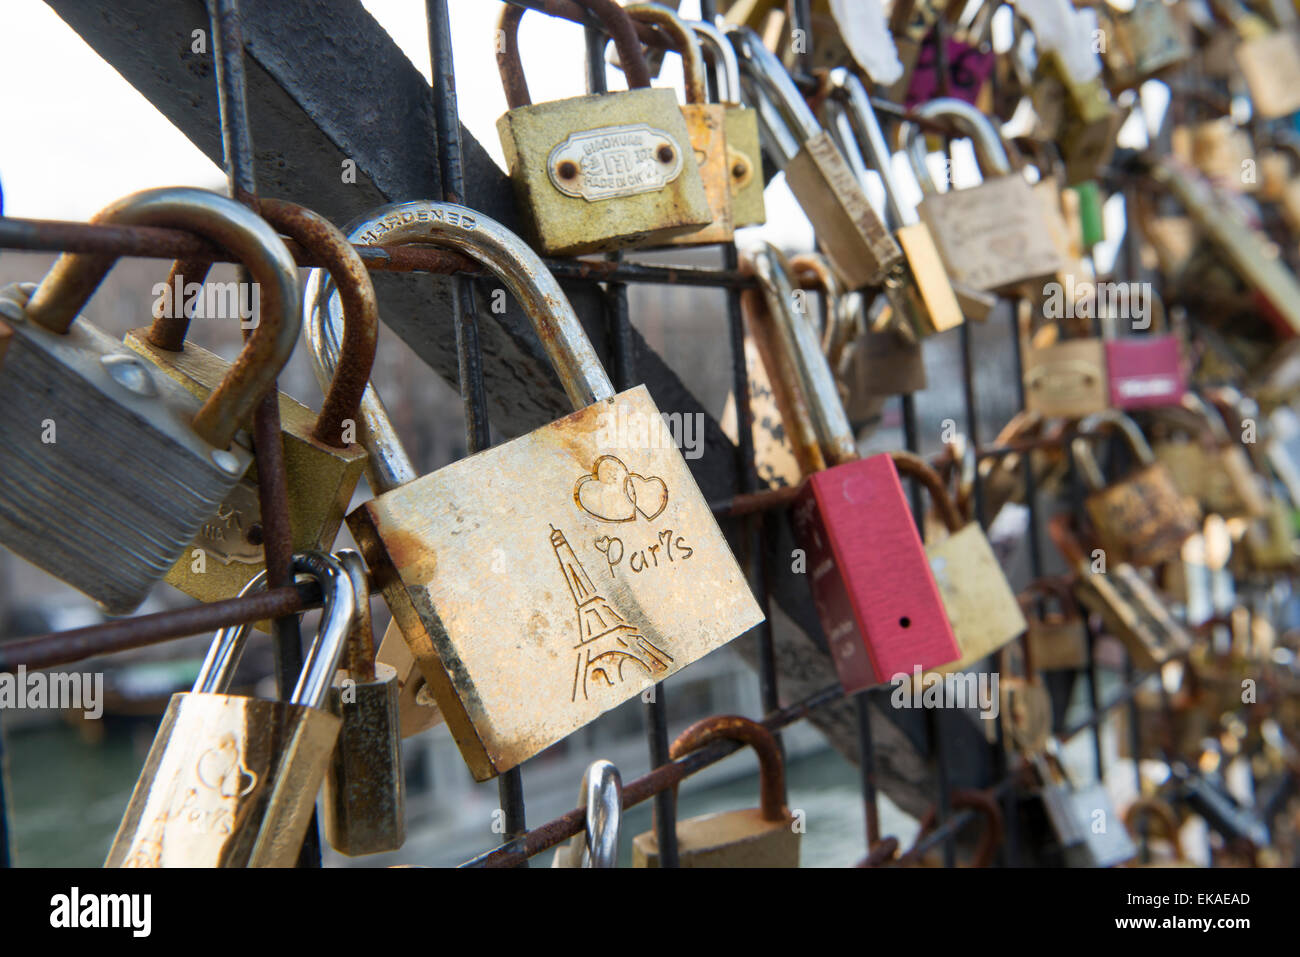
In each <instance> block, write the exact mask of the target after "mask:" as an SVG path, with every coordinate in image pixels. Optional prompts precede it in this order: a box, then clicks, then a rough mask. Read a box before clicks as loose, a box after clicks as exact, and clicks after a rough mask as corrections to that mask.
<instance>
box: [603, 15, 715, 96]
mask: <svg viewBox="0 0 1300 957" xmlns="http://www.w3.org/2000/svg"><path fill="white" fill-rule="evenodd" d="M623 12H625V13H626V14H627V15H628V16H629V17H631V18H632V20H633V22H637V21H639V22H641V23H649V24H652V25H654V26H655V27H657V28H658V29H659V30H660V32H662V33H663V34H664V35H665V36H667V37H668V40H669V42H670V44H671V45H670V46H669V47H668V49H670V50H672V51H673V52H674V53H677V54H678V55H679V56H680V57H681V58H682V79H683V81H684V82H685V86H686V102H687V103H689V104H692V105H696V106H699V105H703V104H705V103H708V102H709V88H708V84H707V83H706V82H705V79H704V55H703V54H702V53H701V52H700V41H699V40H698V39H696V36H695V31H694V30H692V29H691V28H690V27H688V26H687V25H686V21H684V20H683V19H682V18H681V17H679V16H678V15H677V14H676V13H674V12H673V11H672V10H670V9H669V8H668V7H665V6H663V5H662V4H658V3H630V4H628V5H627V6H625V7H624V8H623Z"/></svg>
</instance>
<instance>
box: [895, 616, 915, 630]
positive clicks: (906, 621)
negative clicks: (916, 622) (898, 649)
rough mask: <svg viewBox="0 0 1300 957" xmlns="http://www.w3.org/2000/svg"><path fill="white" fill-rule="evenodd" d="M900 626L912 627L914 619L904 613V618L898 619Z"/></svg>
mask: <svg viewBox="0 0 1300 957" xmlns="http://www.w3.org/2000/svg"><path fill="white" fill-rule="evenodd" d="M898 626H899V627H900V628H911V627H912V619H910V618H908V617H907V616H906V615H904V616H903V617H902V618H900V619H898Z"/></svg>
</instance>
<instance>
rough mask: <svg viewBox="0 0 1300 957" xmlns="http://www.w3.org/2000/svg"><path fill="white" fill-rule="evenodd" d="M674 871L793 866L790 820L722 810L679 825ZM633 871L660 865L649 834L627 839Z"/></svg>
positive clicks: (794, 838) (795, 852)
mask: <svg viewBox="0 0 1300 957" xmlns="http://www.w3.org/2000/svg"><path fill="white" fill-rule="evenodd" d="M677 857H678V866H679V867H798V866H799V834H798V832H796V831H795V829H794V819H793V818H786V819H785V820H783V821H768V820H764V818H763V814H762V812H761V811H760V810H759V809H758V808H750V809H747V810H744V811H722V812H720V813H717V814H706V815H704V816H703V817H694V818H690V819H689V820H685V821H679V822H678V824H677ZM632 866H633V867H658V866H659V839H658V836H657V835H656V834H655V832H654V831H646V832H645V833H644V834H638V835H637V836H636V837H635V838H634V839H633V840H632Z"/></svg>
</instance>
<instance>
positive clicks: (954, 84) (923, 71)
mask: <svg viewBox="0 0 1300 957" xmlns="http://www.w3.org/2000/svg"><path fill="white" fill-rule="evenodd" d="M947 47H948V89H947V92H944V91H942V90H940V88H939V73H938V70H937V69H936V62H935V61H936V60H937V59H938V52H939V45H938V43H937V34H936V33H935V31H934V30H931V31H930V32H929V33H928V34H926V36H925V40H924V41H922V43H921V49H920V52H919V54H918V55H917V58H916V67H915V68H914V69H913V70H912V82H911V83H910V84H909V85H908V88H907V97H906V98H905V99H904V101H903V103H904V105H905V106H906V107H907V108H908V109H909V110H910V109H913V108H915V107H917V106H920V105H921V104H922V103H928V102H929V101H930V100H933V99H934V98H935V97H938V96H952V97H956V98H957V99H959V100H965V101H966V102H967V103H970V104H971V105H974V103H975V100H976V99H977V98H978V97H979V95H980V90H982V89H984V84H985V83H987V82H988V81H989V77H990V76H992V75H993V67H994V65H995V64H996V63H997V54H995V53H994V52H993V51H992V49H989V50H987V51H985V50H981V49H979V48H978V47H974V46H971V45H970V44H969V43H963V42H962V41H960V40H953V39H951V38H950V39H949V40H948V43H947Z"/></svg>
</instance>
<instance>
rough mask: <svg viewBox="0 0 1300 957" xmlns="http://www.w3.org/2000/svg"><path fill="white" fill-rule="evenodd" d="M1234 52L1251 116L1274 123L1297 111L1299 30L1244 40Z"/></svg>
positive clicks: (1290, 28)
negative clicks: (1247, 92) (1248, 97)
mask: <svg viewBox="0 0 1300 957" xmlns="http://www.w3.org/2000/svg"><path fill="white" fill-rule="evenodd" d="M1234 52H1235V55H1236V60H1237V65H1238V66H1239V67H1240V68H1241V72H1242V75H1243V76H1244V77H1245V78H1246V85H1247V86H1248V87H1249V88H1250V105H1251V112H1252V113H1253V114H1254V115H1256V116H1258V117H1260V118H1261V119H1264V120H1274V119H1279V118H1281V117H1284V116H1290V115H1291V114H1292V113H1294V112H1296V111H1297V110H1300V29H1297V28H1296V27H1295V26H1294V25H1292V26H1288V27H1287V28H1286V29H1282V30H1276V31H1272V32H1269V33H1265V34H1263V35H1260V36H1252V37H1245V38H1243V39H1242V41H1241V42H1240V43H1239V44H1238V45H1237V48H1236V50H1235V51H1234Z"/></svg>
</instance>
